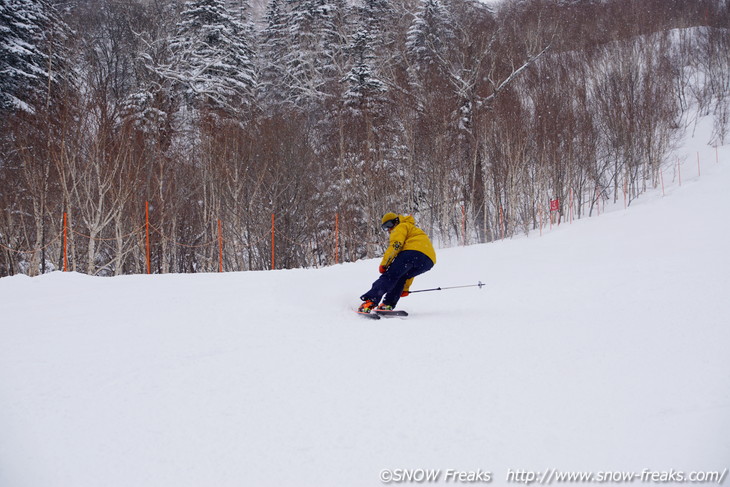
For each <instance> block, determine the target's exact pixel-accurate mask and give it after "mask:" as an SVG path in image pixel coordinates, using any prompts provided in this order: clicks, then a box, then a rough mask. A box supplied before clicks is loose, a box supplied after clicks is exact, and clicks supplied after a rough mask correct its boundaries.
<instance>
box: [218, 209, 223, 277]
mask: <svg viewBox="0 0 730 487" xmlns="http://www.w3.org/2000/svg"><path fill="white" fill-rule="evenodd" d="M218 272H223V227H222V225H221V221H220V218H219V219H218Z"/></svg>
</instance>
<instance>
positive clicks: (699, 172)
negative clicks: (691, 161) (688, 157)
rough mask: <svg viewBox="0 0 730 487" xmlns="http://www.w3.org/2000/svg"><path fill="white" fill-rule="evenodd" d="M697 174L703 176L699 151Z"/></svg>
mask: <svg viewBox="0 0 730 487" xmlns="http://www.w3.org/2000/svg"><path fill="white" fill-rule="evenodd" d="M697 176H698V177H699V176H702V171H701V170H700V153H699V152H697Z"/></svg>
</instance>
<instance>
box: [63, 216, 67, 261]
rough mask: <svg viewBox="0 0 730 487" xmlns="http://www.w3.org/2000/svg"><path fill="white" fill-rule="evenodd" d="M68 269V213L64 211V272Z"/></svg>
mask: <svg viewBox="0 0 730 487" xmlns="http://www.w3.org/2000/svg"><path fill="white" fill-rule="evenodd" d="M66 271H68V214H67V213H66V212H65V211H64V212H63V272H66Z"/></svg>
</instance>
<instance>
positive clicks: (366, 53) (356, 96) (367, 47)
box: [343, 29, 386, 110]
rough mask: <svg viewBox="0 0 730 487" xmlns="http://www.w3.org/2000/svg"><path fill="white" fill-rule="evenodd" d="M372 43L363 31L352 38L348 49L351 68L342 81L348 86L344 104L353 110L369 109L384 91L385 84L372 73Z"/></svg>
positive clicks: (371, 39)
mask: <svg viewBox="0 0 730 487" xmlns="http://www.w3.org/2000/svg"><path fill="white" fill-rule="evenodd" d="M373 42H374V41H373V37H372V36H371V35H370V34H369V33H368V32H367V31H366V30H364V29H360V30H358V31H357V32H356V33H355V35H354V36H353V41H352V45H351V49H350V52H351V56H352V59H353V66H352V69H350V72H349V73H347V76H346V77H345V78H344V79H343V81H345V82H346V83H347V86H348V88H347V90H346V91H345V103H346V104H347V105H348V106H350V107H351V108H353V109H355V110H366V109H371V108H372V107H373V105H374V103H375V102H377V101H379V100H381V99H382V97H381V95H382V93H384V92H385V91H386V87H385V83H383V82H382V81H381V80H380V79H378V77H377V76H376V75H375V73H374V72H373V66H372V61H373V59H374V58H375V55H374V54H373V48H372V45H373Z"/></svg>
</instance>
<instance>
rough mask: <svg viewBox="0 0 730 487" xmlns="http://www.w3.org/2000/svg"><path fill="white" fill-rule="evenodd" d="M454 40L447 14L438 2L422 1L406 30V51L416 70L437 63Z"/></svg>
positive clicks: (431, 0) (433, 0) (435, 0)
mask: <svg viewBox="0 0 730 487" xmlns="http://www.w3.org/2000/svg"><path fill="white" fill-rule="evenodd" d="M453 38H454V33H453V30H452V23H451V20H450V19H449V13H448V10H447V9H446V7H445V6H444V5H443V4H442V3H441V1H440V0H422V2H421V6H420V8H419V10H418V12H417V14H416V17H415V18H414V20H413V23H412V25H411V28H410V29H409V30H408V38H407V41H406V49H407V51H408V55H409V57H410V58H411V60H412V61H413V62H414V63H415V66H414V68H415V69H416V70H419V69H421V70H422V69H426V68H428V67H430V66H432V65H434V64H437V63H438V58H439V57H440V56H441V55H442V54H443V52H444V50H446V49H447V48H448V46H449V42H450V41H451V40H452V39H453Z"/></svg>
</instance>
